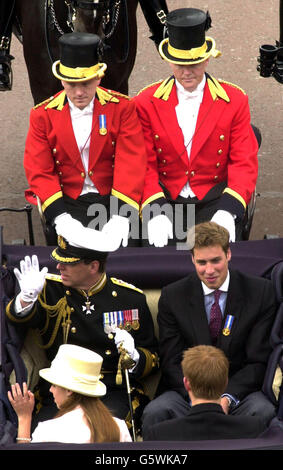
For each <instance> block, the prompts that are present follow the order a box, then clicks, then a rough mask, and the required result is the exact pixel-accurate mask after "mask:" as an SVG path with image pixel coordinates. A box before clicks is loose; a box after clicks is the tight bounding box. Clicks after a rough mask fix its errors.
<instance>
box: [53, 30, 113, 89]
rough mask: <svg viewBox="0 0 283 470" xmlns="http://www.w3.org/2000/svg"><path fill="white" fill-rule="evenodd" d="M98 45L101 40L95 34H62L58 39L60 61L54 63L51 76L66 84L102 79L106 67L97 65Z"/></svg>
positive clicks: (100, 64)
mask: <svg viewBox="0 0 283 470" xmlns="http://www.w3.org/2000/svg"><path fill="white" fill-rule="evenodd" d="M100 45H101V39H100V37H99V36H97V35H96V34H91V33H76V32H74V33H67V34H63V35H62V36H61V37H60V39H59V49H60V60H57V61H56V62H54V64H53V66H52V72H53V74H54V75H55V77H57V78H59V80H64V81H66V82H82V81H86V80H90V79H92V78H102V77H103V75H104V72H105V70H106V68H107V66H106V64H103V63H99V60H98V54H99V47H100Z"/></svg>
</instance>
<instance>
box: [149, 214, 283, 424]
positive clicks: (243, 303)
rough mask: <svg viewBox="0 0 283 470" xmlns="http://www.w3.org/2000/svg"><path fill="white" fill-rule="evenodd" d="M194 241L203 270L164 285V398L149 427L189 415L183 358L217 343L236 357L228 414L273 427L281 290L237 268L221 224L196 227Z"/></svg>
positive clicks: (225, 401) (152, 409)
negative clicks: (267, 380)
mask: <svg viewBox="0 0 283 470" xmlns="http://www.w3.org/2000/svg"><path fill="white" fill-rule="evenodd" d="M188 243H189V247H190V248H191V252H192V261H193V263H194V266H195V269H196V272H195V273H191V274H190V275H188V276H187V277H185V278H183V279H180V280H178V281H176V282H174V283H172V284H170V285H168V286H166V287H165V288H163V290H162V292H161V297H160V300H159V311H158V324H159V341H160V350H159V351H160V360H161V369H162V378H161V383H160V387H159V390H158V395H160V396H157V398H155V399H154V400H153V401H152V402H151V403H150V404H149V405H148V406H147V407H146V409H145V411H144V417H143V429H144V431H146V430H147V429H148V428H149V427H150V426H152V425H153V424H155V423H157V422H160V421H163V420H165V419H169V418H176V417H181V416H184V415H185V414H187V413H188V412H189V410H190V402H189V397H188V394H187V392H186V390H185V389H184V386H183V374H182V369H181V360H182V355H183V351H185V350H186V349H187V348H189V347H193V346H196V345H198V344H207V345H211V344H213V345H215V346H216V347H218V348H220V349H222V350H223V352H224V353H225V355H226V356H227V358H228V360H229V363H230V370H229V380H228V384H227V387H226V390H225V393H224V394H223V395H222V398H221V406H222V408H223V410H224V412H225V413H227V414H228V413H229V414H245V415H254V414H256V415H260V416H262V418H263V419H264V421H265V423H266V425H267V424H268V423H269V421H270V420H271V419H272V418H273V416H274V414H275V410H274V407H273V405H272V404H271V403H270V402H269V401H268V399H267V398H266V397H265V396H264V395H263V393H262V392H261V387H262V384H263V379H264V375H265V371H266V366H267V361H268V358H269V355H270V352H271V348H270V344H269V337H270V331H271V328H272V325H273V322H274V318H275V313H276V300H275V296H274V292H273V286H272V284H271V282H270V281H269V280H267V279H263V278H258V277H254V276H249V275H246V274H244V273H241V272H239V271H234V270H232V269H229V261H230V259H231V250H230V247H229V233H228V231H227V230H226V229H225V228H224V227H221V226H220V225H218V224H216V223H215V222H204V223H202V224H198V225H196V226H195V227H194V229H192V230H191V231H190V232H189V234H188ZM215 296H216V297H217V296H218V297H219V298H218V300H217V299H216V300H215Z"/></svg>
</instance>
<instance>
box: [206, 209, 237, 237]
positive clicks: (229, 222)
mask: <svg viewBox="0 0 283 470" xmlns="http://www.w3.org/2000/svg"><path fill="white" fill-rule="evenodd" d="M211 222H215V223H216V224H218V225H221V226H222V227H224V228H226V230H228V232H229V234H230V242H234V241H235V240H236V227H235V219H234V217H233V215H232V214H230V212H228V211H223V210H218V211H216V212H215V214H214V216H213V217H212V219H211Z"/></svg>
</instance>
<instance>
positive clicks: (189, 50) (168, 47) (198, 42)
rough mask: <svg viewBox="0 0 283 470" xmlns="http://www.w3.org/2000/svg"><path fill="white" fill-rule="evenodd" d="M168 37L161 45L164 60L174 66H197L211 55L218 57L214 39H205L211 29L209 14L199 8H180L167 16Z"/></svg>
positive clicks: (160, 49)
mask: <svg viewBox="0 0 283 470" xmlns="http://www.w3.org/2000/svg"><path fill="white" fill-rule="evenodd" d="M166 25H167V31H168V37H167V38H165V39H163V41H162V42H161V43H160V45H159V53H160V55H161V57H163V59H165V60H167V61H168V62H172V63H174V64H183V65H186V64H189V65H190V64H197V63H199V62H203V61H204V60H206V59H208V57H210V56H211V55H213V56H214V57H218V56H219V55H220V52H219V51H217V50H216V49H215V42H214V39H212V38H210V37H205V32H206V31H207V30H208V29H209V28H210V27H211V17H210V15H209V13H208V12H206V13H205V12H204V11H202V10H198V9H197V8H180V9H178V10H173V11H171V12H170V13H168V15H167V16H166Z"/></svg>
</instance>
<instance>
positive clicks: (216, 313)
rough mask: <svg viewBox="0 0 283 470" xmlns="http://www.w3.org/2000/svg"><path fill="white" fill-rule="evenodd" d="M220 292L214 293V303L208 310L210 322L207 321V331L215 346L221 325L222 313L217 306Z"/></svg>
mask: <svg viewBox="0 0 283 470" xmlns="http://www.w3.org/2000/svg"><path fill="white" fill-rule="evenodd" d="M220 294H221V292H220V291H219V290H215V291H214V303H213V305H212V307H211V310H210V321H209V329H210V335H211V339H212V344H215V343H216V341H217V337H218V335H219V332H220V329H221V323H222V313H221V308H220V306H219V297H220Z"/></svg>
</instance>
